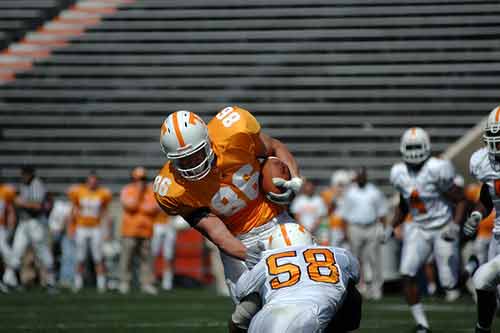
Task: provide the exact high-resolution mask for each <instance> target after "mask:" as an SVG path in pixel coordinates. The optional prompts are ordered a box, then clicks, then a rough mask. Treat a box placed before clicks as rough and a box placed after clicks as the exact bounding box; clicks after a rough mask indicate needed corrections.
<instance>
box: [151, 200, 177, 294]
mask: <svg viewBox="0 0 500 333" xmlns="http://www.w3.org/2000/svg"><path fill="white" fill-rule="evenodd" d="M176 218H177V217H176V216H168V215H167V214H165V213H164V212H163V211H162V210H158V214H157V215H156V217H155V219H154V226H153V239H152V240H151V253H152V255H153V257H158V256H159V255H160V254H161V255H162V257H163V268H162V269H163V271H162V280H161V288H162V289H163V290H170V289H172V286H173V279H174V270H173V262H172V260H173V258H174V251H175V238H176V235H177V231H176V229H175V221H174V220H175V219H176Z"/></svg>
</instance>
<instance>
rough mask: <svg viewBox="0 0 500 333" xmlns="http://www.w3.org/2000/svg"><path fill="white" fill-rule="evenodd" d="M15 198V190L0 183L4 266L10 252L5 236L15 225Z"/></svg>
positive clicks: (0, 246)
mask: <svg viewBox="0 0 500 333" xmlns="http://www.w3.org/2000/svg"><path fill="white" fill-rule="evenodd" d="M15 198H16V189H15V188H14V187H12V186H10V185H7V184H2V183H0V257H1V258H2V259H3V263H4V264H5V263H6V262H7V260H8V258H9V256H10V251H11V250H10V246H9V244H8V243H7V234H8V232H9V231H10V230H14V227H15V223H16V211H15V209H14V199H15ZM0 284H1V282H0ZM0 288H2V286H0Z"/></svg>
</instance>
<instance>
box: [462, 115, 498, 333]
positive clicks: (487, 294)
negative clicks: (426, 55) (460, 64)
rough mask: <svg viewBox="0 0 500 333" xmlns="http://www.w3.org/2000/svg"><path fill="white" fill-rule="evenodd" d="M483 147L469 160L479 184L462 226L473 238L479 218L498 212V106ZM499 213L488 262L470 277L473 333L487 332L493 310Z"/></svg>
mask: <svg viewBox="0 0 500 333" xmlns="http://www.w3.org/2000/svg"><path fill="white" fill-rule="evenodd" d="M483 139H484V142H485V143H486V147H483V148H481V149H479V150H477V151H476V152H474V154H472V156H471V158H470V165H469V168H470V173H471V175H472V176H473V177H474V178H476V179H477V180H479V181H480V182H482V183H483V185H482V186H481V193H480V196H479V201H478V202H477V203H476V205H475V207H474V210H473V212H472V213H471V215H470V217H469V218H468V219H467V221H466V222H465V225H464V233H465V235H466V236H473V235H474V234H475V232H476V229H477V226H478V224H479V222H480V221H481V220H482V218H483V216H484V217H486V216H488V215H489V214H490V212H491V211H492V209H493V208H495V210H496V211H497V212H499V211H500V106H498V107H496V108H495V109H493V110H492V111H491V112H490V114H489V116H488V120H487V122H486V127H485V129H484V134H483ZM499 215H500V214H497V216H496V218H495V222H494V227H493V237H492V239H491V242H490V247H489V251H488V262H487V263H485V264H483V265H481V267H479V269H478V270H477V271H476V272H475V274H474V276H473V282H474V287H475V288H476V293H477V324H476V332H478V333H485V332H486V333H488V332H491V328H490V327H491V323H492V322H493V316H494V314H495V309H496V307H497V299H496V298H497V286H498V284H499V283H500V216H499Z"/></svg>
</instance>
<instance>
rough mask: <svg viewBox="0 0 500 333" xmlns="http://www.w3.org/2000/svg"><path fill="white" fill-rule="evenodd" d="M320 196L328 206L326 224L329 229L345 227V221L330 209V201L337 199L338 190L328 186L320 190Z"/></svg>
mask: <svg viewBox="0 0 500 333" xmlns="http://www.w3.org/2000/svg"><path fill="white" fill-rule="evenodd" d="M320 195H321V198H323V201H324V203H325V205H326V206H327V207H328V212H329V216H328V224H329V226H330V228H331V229H344V228H345V222H344V220H343V219H342V217H340V215H338V214H335V212H333V211H332V203H333V201H334V200H336V199H337V197H338V195H339V190H338V189H337V188H329V189H327V190H324V191H323V192H321V194H320Z"/></svg>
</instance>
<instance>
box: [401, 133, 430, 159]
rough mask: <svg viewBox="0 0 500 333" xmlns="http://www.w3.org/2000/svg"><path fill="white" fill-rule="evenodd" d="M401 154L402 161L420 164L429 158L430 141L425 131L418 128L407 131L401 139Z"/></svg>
mask: <svg viewBox="0 0 500 333" xmlns="http://www.w3.org/2000/svg"><path fill="white" fill-rule="evenodd" d="M400 151H401V154H402V155H403V161H405V162H406V163H410V164H420V163H422V162H424V161H425V160H426V159H427V158H429V156H431V140H430V139H429V135H428V134H427V132H426V131H424V130H423V129H422V128H420V127H412V128H409V129H407V130H406V131H405V132H404V134H403V136H402V137H401V146H400Z"/></svg>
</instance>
